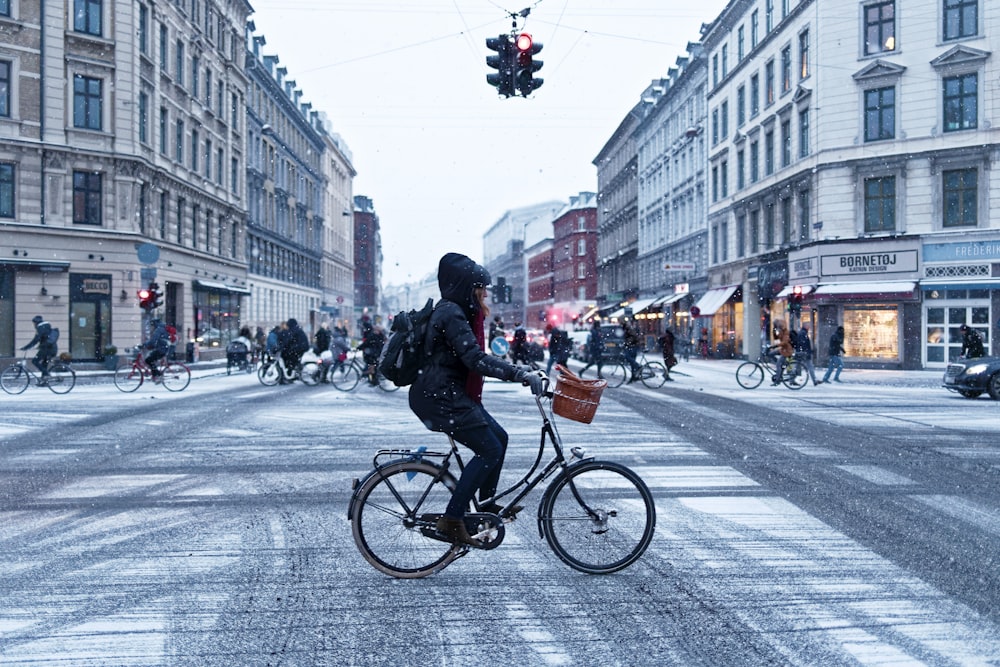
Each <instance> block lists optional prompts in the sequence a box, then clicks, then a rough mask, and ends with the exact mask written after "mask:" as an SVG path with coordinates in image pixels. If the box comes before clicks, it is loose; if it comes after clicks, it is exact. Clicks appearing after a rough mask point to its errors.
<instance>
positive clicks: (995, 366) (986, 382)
mask: <svg viewBox="0 0 1000 667" xmlns="http://www.w3.org/2000/svg"><path fill="white" fill-rule="evenodd" d="M944 387H945V389H948V390H949V391H957V392H958V393H959V394H961V395H962V396H965V397H966V398H977V397H978V396H979V395H980V394H982V393H983V392H988V393H989V395H990V398H992V399H993V400H994V401H1000V357H978V358H976V359H959V360H957V361H953V362H951V363H950V364H948V368H947V370H946V371H945V373H944Z"/></svg>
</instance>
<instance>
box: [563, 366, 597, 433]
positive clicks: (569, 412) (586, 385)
mask: <svg viewBox="0 0 1000 667" xmlns="http://www.w3.org/2000/svg"><path fill="white" fill-rule="evenodd" d="M556 370H557V371H558V372H559V375H558V377H557V378H556V390H555V392H554V394H555V395H554V397H553V399H552V412H554V413H556V414H557V415H559V416H560V417H565V418H566V419H572V420H573V421H577V422H583V423H584V424H589V423H590V422H592V421H594V415H596V414H597V406H598V405H600V403H601V394H602V393H604V388H605V387H607V386H608V382H607V380H583V379H581V378H580V377H579V376H577V375H576V374H574V373H573V371H571V370H569V369H568V368H565V367H563V366H556Z"/></svg>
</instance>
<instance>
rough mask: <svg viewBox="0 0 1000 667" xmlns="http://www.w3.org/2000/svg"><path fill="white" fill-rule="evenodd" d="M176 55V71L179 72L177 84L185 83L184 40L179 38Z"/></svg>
mask: <svg viewBox="0 0 1000 667" xmlns="http://www.w3.org/2000/svg"><path fill="white" fill-rule="evenodd" d="M174 57H175V58H176V61H177V62H176V63H175V64H174V71H175V72H176V73H177V85H178V86H183V85H184V42H182V41H181V40H179V39H178V40H177V46H176V51H175V55H174Z"/></svg>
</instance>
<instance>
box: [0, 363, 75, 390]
mask: <svg viewBox="0 0 1000 667" xmlns="http://www.w3.org/2000/svg"><path fill="white" fill-rule="evenodd" d="M32 380H34V381H35V386H38V387H48V388H49V389H50V390H51V391H52V393H54V394H67V393H69V392H70V391H71V390H72V389H73V387H75V386H76V371H74V370H73V369H72V367H70V365H69V364H68V363H66V362H65V361H60V360H58V359H57V360H55V361H53V362H52V363H51V364H49V373H48V376H44V375H38V374H36V373H35V372H34V371H32V370H31V369H30V368H29V367H28V364H27V357H26V356H25V357H22V358H21V359H18V360H17V361H16V362H15V363H14V364H13V365H12V366H8V367H7V368H6V369H5V370H4V372H3V373H0V387H2V388H3V390H4V391H5V392H7V393H8V394H20V393H22V392H23V391H24V390H25V389H27V388H28V385H29V384H31V381H32Z"/></svg>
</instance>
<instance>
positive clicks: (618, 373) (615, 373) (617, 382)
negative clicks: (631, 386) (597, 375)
mask: <svg viewBox="0 0 1000 667" xmlns="http://www.w3.org/2000/svg"><path fill="white" fill-rule="evenodd" d="M630 372H631V371H629V370H628V369H627V368H625V364H623V363H619V362H614V363H610V364H604V367H603V368H602V369H601V375H602V376H603V377H604V379H605V380H607V381H608V387H610V388H612V389H614V388H615V387H620V386H622V383H623V382H625V378H626V377H628V376H629V373H630Z"/></svg>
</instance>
